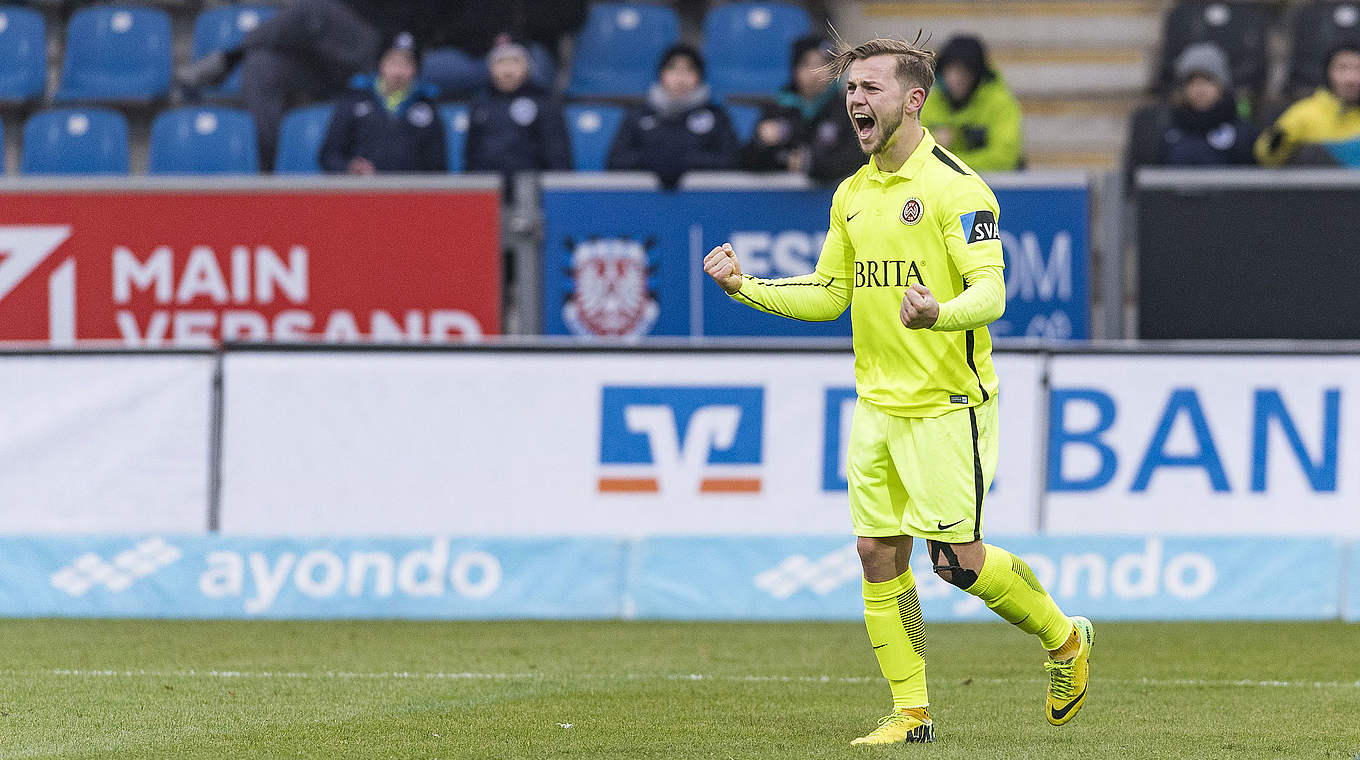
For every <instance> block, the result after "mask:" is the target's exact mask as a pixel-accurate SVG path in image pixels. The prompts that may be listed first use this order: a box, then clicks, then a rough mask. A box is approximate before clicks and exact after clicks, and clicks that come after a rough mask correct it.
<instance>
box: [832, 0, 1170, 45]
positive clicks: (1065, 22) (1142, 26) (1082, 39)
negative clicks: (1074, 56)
mask: <svg viewBox="0 0 1360 760" xmlns="http://www.w3.org/2000/svg"><path fill="white" fill-rule="evenodd" d="M1166 6H1167V3H1165V2H1159V1H1157V0H1146V1H1144V0H1094V1H1093V2H1062V1H1053V2H1049V1H1047V0H1028V1H1027V2H1017V1H1016V0H1008V1H1004V2H998V1H996V0H973V1H971V2H969V1H967V0H962V1H960V2H853V0H852V1H851V2H842V3H837V4H836V5H835V8H834V10H833V17H834V18H835V19H836V25H837V28H839V29H840V30H841V32H842V34H844V35H845V36H846V37H847V38H848V39H869V38H871V37H877V36H885V35H890V36H898V37H906V38H907V39H912V38H914V37H915V36H916V31H917V30H918V29H923V30H925V32H926V33H927V34H929V35H930V36H931V39H932V41H935V42H936V43H937V44H939V43H942V42H943V41H944V40H945V39H947V38H949V37H950V36H953V35H955V34H965V33H968V34H976V35H978V36H981V37H982V38H983V39H984V40H987V41H988V42H990V43H996V44H1001V43H1005V42H1022V43H1026V44H1030V45H1054V46H1062V47H1070V46H1080V47H1098V46H1102V45H1114V46H1121V45H1129V44H1146V45H1155V44H1156V43H1157V41H1158V40H1159V39H1160V37H1161V25H1162V12H1163V9H1164V8H1165V7H1166Z"/></svg>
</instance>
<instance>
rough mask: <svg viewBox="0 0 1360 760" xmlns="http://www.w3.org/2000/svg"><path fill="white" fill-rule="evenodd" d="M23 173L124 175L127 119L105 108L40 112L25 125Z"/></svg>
mask: <svg viewBox="0 0 1360 760" xmlns="http://www.w3.org/2000/svg"><path fill="white" fill-rule="evenodd" d="M19 171H20V172H22V173H24V174H127V173H128V125H127V119H125V118H124V117H123V115H122V114H121V113H118V112H117V111H111V110H109V109H107V108H55V109H52V110H50V111H40V112H38V113H35V114H33V115H32V116H30V117H29V118H28V123H26V124H25V125H24V145H23V152H22V156H21V158H20V160H19Z"/></svg>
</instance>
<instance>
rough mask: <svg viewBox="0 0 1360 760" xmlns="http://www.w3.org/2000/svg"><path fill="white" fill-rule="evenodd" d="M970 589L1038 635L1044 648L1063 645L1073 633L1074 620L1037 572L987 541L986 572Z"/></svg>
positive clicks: (1008, 617)
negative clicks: (1041, 582)
mask: <svg viewBox="0 0 1360 760" xmlns="http://www.w3.org/2000/svg"><path fill="white" fill-rule="evenodd" d="M967 591H968V593H970V594H972V595H973V596H976V597H978V598H979V599H981V600H982V601H984V602H986V603H987V606H988V607H990V608H992V611H993V612H995V613H996V614H998V615H1000V616H1001V617H1002V618H1003V619H1004V620H1005V621H1006V622H1008V623H1010V624H1011V625H1013V626H1015V627H1016V628H1019V629H1020V630H1022V631H1024V632H1025V633H1032V634H1034V635H1036V636H1038V637H1039V640H1040V641H1041V642H1043V645H1044V649H1050V650H1052V649H1057V648H1058V647H1061V646H1062V645H1063V643H1064V642H1066V641H1067V637H1068V636H1070V635H1071V634H1072V621H1071V620H1069V619H1068V618H1067V616H1066V615H1064V614H1063V612H1062V610H1060V609H1058V604H1057V602H1054V601H1053V597H1051V596H1049V595H1048V592H1047V591H1045V590H1044V587H1043V586H1042V585H1040V584H1039V579H1038V578H1035V577H1034V571H1033V570H1030V569H1029V565H1027V564H1025V561H1024V560H1023V559H1020V558H1019V557H1017V556H1015V555H1014V554H1011V553H1010V552H1008V551H1006V550H1005V549H1002V548H1000V547H997V546H992V545H991V544H987V556H986V559H985V560H984V561H983V563H982V572H980V573H978V578H977V582H976V583H974V584H973V585H972V586H969V587H968V589H967Z"/></svg>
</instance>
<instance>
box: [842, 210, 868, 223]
mask: <svg viewBox="0 0 1360 760" xmlns="http://www.w3.org/2000/svg"><path fill="white" fill-rule="evenodd" d="M863 210H864V209H860V210H859V211H863ZM859 211H856V212H855V213H853V214H851V215H850V216H847V217H845V221H846V223H847V224H848V223H849V222H850V220H851V219H854V218H855V217H857V216H859Z"/></svg>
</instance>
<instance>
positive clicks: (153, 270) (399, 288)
mask: <svg viewBox="0 0 1360 760" xmlns="http://www.w3.org/2000/svg"><path fill="white" fill-rule="evenodd" d="M499 210H500V203H499V199H498V194H497V193H496V192H495V191H494V190H458V189H448V190H444V189H434V190H425V189H422V190H418V191H408V190H393V191H387V190H363V191H343V190H342V191H335V190H312V189H307V190H292V189H274V188H268V187H264V188H261V189H249V190H239V191H237V190H233V191H207V192H203V191H192V190H188V191H174V192H169V191H162V190H154V191H141V190H131V191H128V192H108V191H81V192H75V191H65V190H57V191H53V192H0V340H22V341H35V340H36V341H45V342H48V343H51V344H52V345H58V346H60V345H73V344H76V343H78V342H80V341H86V340H116V341H120V342H122V343H124V344H126V345H129V346H139V347H185V346H195V347H197V346H210V345H213V344H214V343H216V342H217V341H221V340H229V341H230V340H239V341H298V340H306V341H324V342H352V341H370V340H372V341H400V342H447V341H462V340H477V339H478V338H480V337H482V336H484V335H494V334H496V333H499V332H500V327H501V324H500V322H501V306H500V304H501V283H500V272H501V264H500V261H501V253H500V220H499Z"/></svg>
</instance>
